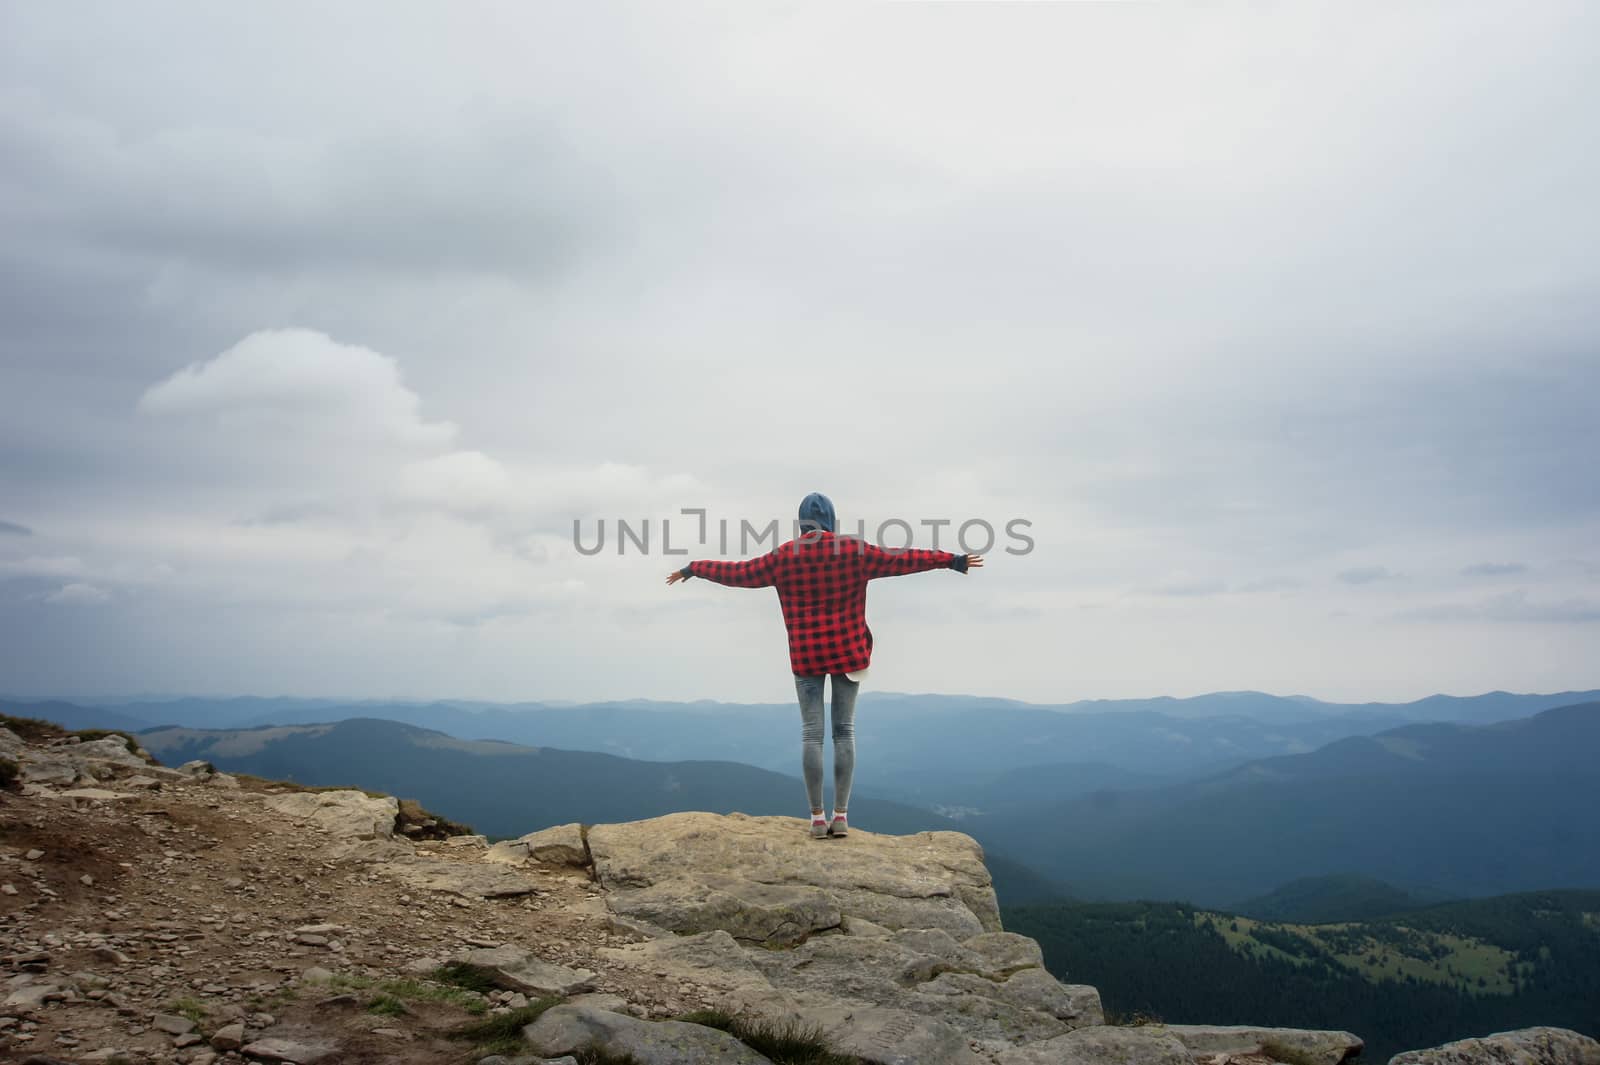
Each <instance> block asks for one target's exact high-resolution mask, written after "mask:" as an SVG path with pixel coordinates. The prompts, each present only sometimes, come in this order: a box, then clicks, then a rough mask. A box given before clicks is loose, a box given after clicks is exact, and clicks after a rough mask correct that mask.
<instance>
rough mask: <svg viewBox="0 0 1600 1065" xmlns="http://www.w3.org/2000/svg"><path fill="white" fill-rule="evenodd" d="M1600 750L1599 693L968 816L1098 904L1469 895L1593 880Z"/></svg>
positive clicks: (1597, 875) (1598, 855)
mask: <svg viewBox="0 0 1600 1065" xmlns="http://www.w3.org/2000/svg"><path fill="white" fill-rule="evenodd" d="M1597 751H1600V702H1590V703H1584V704H1581V705H1578V706H1569V707H1561V708H1557V709H1554V710H1546V711H1544V712H1543V713H1540V714H1537V715H1535V716H1533V717H1531V718H1524V719H1520V720H1516V721H1506V722H1500V723H1497V724H1493V725H1478V726H1473V725H1408V726H1404V727H1402V728H1398V729H1393V730H1390V731H1388V732H1383V733H1380V734H1378V735H1376V736H1369V737H1350V738H1346V739H1343V740H1339V741H1337V742H1334V743H1331V744H1328V745H1327V746H1325V747H1322V748H1320V749H1318V750H1316V751H1312V752H1309V753H1306V754H1301V755H1292V756H1287V757H1279V758H1270V759H1263V760H1258V761H1255V762H1251V763H1248V764H1246V765H1243V766H1239V767H1237V768H1234V769H1231V770H1229V771H1227V772H1224V773H1221V774H1218V775H1216V776H1212V777H1209V778H1206V779H1202V780H1195V781H1187V782H1184V783H1181V784H1177V785H1172V786H1169V787H1164V788H1157V789H1148V790H1143V791H1105V792H1097V793H1095V794H1093V795H1088V796H1080V797H1078V798H1074V799H1069V800H1066V801H1064V802H1056V803H1046V804H1041V805H1036V806H1031V807H1027V808H1025V809H1020V810H1011V811H1007V812H1005V813H1004V814H1003V815H1001V816H996V817H992V818H991V817H985V816H982V815H979V816H974V817H970V818H966V819H964V820H963V821H962V822H961V823H962V827H963V828H964V830H966V831H968V832H971V833H972V834H973V835H975V836H976V837H977V838H978V839H980V840H982V841H983V842H984V844H985V845H986V846H993V847H994V848H996V849H998V850H1000V851H1002V852H1005V853H1008V854H1014V855H1018V856H1021V857H1023V858H1024V859H1025V860H1026V861H1027V863H1028V864H1029V865H1030V866H1031V867H1032V868H1034V869H1036V870H1037V871H1038V872H1040V873H1041V874H1043V875H1044V876H1045V877H1046V878H1049V879H1053V880H1055V881H1057V882H1065V883H1069V884H1070V885H1071V891H1072V892H1073V893H1074V894H1077V895H1079V896H1080V897H1084V898H1097V897H1098V898H1152V899H1159V898H1179V899H1187V900H1190V901H1192V902H1196V903H1200V904H1203V905H1212V906H1221V905H1226V904H1227V903H1229V902H1231V901H1234V900H1238V899H1242V898H1249V897H1252V896H1255V895H1259V894H1261V893H1263V892H1266V891H1270V890H1272V889H1273V888H1274V887H1276V886H1277V885H1280V884H1283V883H1285V882H1287V881H1290V880H1293V879H1296V878H1298V877H1305V876H1317V875H1325V874H1331V873H1347V872H1352V871H1359V872H1360V873H1362V874H1364V875H1367V876H1372V877H1377V878H1380V879H1383V880H1387V881H1391V882H1394V883H1402V884H1412V885H1425V886H1427V887H1428V888H1430V889H1432V890H1436V891H1442V892H1447V893H1450V894H1454V895H1461V896H1480V895H1490V894H1501V893H1507V892H1514V891H1525V890H1535V889H1541V888H1567V887H1570V888H1583V887H1594V886H1596V885H1600V817H1595V816H1594V815H1593V813H1592V811H1593V810H1595V809H1600V759H1597V758H1596V757H1595V754H1596V752H1597ZM1584 811H1590V812H1589V813H1585V812H1584Z"/></svg>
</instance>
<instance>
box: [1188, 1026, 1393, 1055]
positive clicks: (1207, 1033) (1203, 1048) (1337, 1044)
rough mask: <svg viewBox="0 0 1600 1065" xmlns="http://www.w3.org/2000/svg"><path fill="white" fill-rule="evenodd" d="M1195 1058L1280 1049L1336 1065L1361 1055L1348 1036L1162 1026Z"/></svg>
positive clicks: (1357, 1043)
mask: <svg viewBox="0 0 1600 1065" xmlns="http://www.w3.org/2000/svg"><path fill="white" fill-rule="evenodd" d="M1160 1027H1164V1028H1165V1029H1166V1030H1167V1031H1169V1032H1171V1033H1172V1034H1173V1035H1174V1036H1177V1038H1178V1041H1179V1042H1180V1043H1182V1044H1183V1045H1184V1046H1186V1047H1188V1048H1189V1050H1190V1052H1191V1053H1194V1054H1230V1055H1232V1054H1266V1055H1268V1056H1269V1057H1270V1056H1272V1055H1273V1049H1274V1048H1277V1047H1283V1048H1286V1049H1288V1050H1292V1051H1294V1055H1295V1058H1296V1060H1300V1061H1304V1062H1307V1063H1310V1065H1339V1063H1340V1062H1342V1061H1344V1060H1345V1059H1347V1058H1353V1057H1355V1056H1356V1055H1357V1054H1360V1053H1361V1048H1362V1046H1363V1045H1364V1044H1363V1043H1362V1041H1361V1039H1360V1038H1359V1037H1357V1036H1354V1035H1351V1034H1350V1033H1349V1032H1321V1031H1315V1030H1311V1029H1304V1028H1252V1027H1249V1026H1248V1025H1238V1024H1168V1025H1162V1026H1160Z"/></svg>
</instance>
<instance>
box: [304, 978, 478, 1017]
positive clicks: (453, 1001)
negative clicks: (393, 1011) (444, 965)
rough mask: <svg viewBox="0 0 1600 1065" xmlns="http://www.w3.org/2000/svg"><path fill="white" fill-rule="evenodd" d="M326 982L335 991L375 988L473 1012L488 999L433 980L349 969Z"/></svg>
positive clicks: (403, 999) (406, 999)
mask: <svg viewBox="0 0 1600 1065" xmlns="http://www.w3.org/2000/svg"><path fill="white" fill-rule="evenodd" d="M327 986H328V987H330V988H333V989H334V990H336V991H374V990H375V991H378V992H380V993H381V994H382V995H390V996H392V997H394V998H396V999H399V1000H400V1003H401V1005H404V1004H405V1003H407V1002H442V1003H445V1004H447V1005H451V1006H456V1007H458V1008H460V1009H463V1010H466V1011H467V1012H468V1013H471V1014H473V1015H474V1016H476V1015H478V1014H481V1013H486V1012H487V1011H488V1009H489V1003H488V1002H486V1001H484V998H483V996H482V995H480V994H478V993H477V992H475V991H469V990H467V989H466V988H462V987H456V986H450V985H448V984H442V983H434V982H432V981H429V980H409V979H396V980H375V979H373V978H372V977H370V976H358V975H355V974H352V973H334V975H333V978H332V979H330V980H329V981H328V982H327Z"/></svg>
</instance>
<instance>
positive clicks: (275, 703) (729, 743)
mask: <svg viewBox="0 0 1600 1065" xmlns="http://www.w3.org/2000/svg"><path fill="white" fill-rule="evenodd" d="M1588 697H1589V698H1600V693H1589V694H1588ZM1582 701H1585V699H1584V698H1583V697H1581V696H1580V697H1574V696H1570V695H1511V694H1507V693H1503V692H1492V693H1489V694H1487V695H1481V696H1474V697H1471V698H1454V697H1450V696H1431V697H1429V698H1428V699H1423V700H1419V701H1418V702H1415V703H1406V704H1393V705H1389V704H1378V703H1369V704H1360V705H1355V704H1334V703H1324V702H1319V701H1317V700H1314V699H1309V698H1305V697H1299V696H1291V697H1282V696H1274V695H1266V694H1262V693H1260V692H1218V693H1213V694H1210V695H1203V696H1196V697H1194V698H1189V699H1172V698H1160V699H1139V700H1119V701H1088V702H1077V703H1067V704H1060V705H1042V704H1029V703H1020V702H1016V701H1014V700H1007V699H995V698H985V697H978V696H964V695H961V696H957V695H903V694H895V693H872V692H869V693H866V694H863V696H862V697H861V701H860V704H859V708H858V711H857V742H858V745H859V747H860V750H861V758H862V765H863V775H862V779H861V781H860V784H859V785H858V786H859V788H860V790H861V792H862V794H863V795H869V794H876V795H882V796H885V797H888V798H894V799H898V800H901V801H905V802H912V803H917V804H920V805H927V806H937V807H939V808H941V809H947V810H950V811H951V812H954V813H958V814H959V813H961V812H963V811H964V810H966V809H979V810H990V811H992V810H994V809H999V808H1006V807H1010V806H1012V805H1014V804H1015V803H1016V802H1019V801H1038V802H1045V801H1049V800H1067V799H1070V798H1073V797H1075V796H1080V795H1083V794H1086V793H1089V792H1093V791H1097V790H1102V789H1107V788H1113V789H1119V790H1127V789H1133V788H1147V787H1155V786H1159V785H1162V784H1171V783H1175V782H1177V781H1179V780H1183V779H1192V778H1196V777H1201V776H1207V775H1211V774H1214V773H1217V772H1221V771H1223V770H1226V769H1229V768H1232V767H1236V766H1240V765H1243V764H1245V763H1247V762H1250V761H1252V760H1255V759H1261V758H1269V757H1272V756H1275V755H1291V754H1300V753H1306V752H1309V751H1312V750H1316V749H1318V748H1320V747H1322V746H1324V745H1326V744H1328V743H1331V742H1333V741H1335V740H1339V739H1343V738H1346V737H1351V736H1362V735H1370V734H1372V733H1376V732H1381V731H1383V730H1386V729H1392V728H1395V727H1397V726H1402V725H1406V724H1410V723H1414V722H1416V721H1418V720H1419V719H1421V720H1453V721H1467V722H1477V721H1481V720H1485V719H1488V716H1492V717H1493V718H1494V719H1510V718H1517V717H1525V716H1527V715H1529V714H1533V713H1538V712H1540V711H1542V710H1545V709H1548V708H1550V707H1552V706H1557V705H1566V704H1571V703H1577V702H1582ZM0 709H5V710H7V711H8V712H11V713H17V714H23V715H33V716H39V717H45V718H48V719H49V720H53V721H57V722H59V723H61V724H63V725H67V726H69V727H73V728H120V729H128V730H134V731H138V730H142V729H146V728H151V727H154V726H157V725H181V726H187V727H194V728H252V727H256V726H259V725H269V724H270V725H293V724H313V723H325V722H330V721H338V720H343V719H347V718H351V717H365V718H382V719H385V720H391V721H399V722H403V723H405V724H410V725H415V726H417V727H420V728H426V729H432V730H434V731H438V732H443V733H446V734H448V735H451V736H455V737H457V738H459V739H467V740H471V739H497V740H504V741H507V742H511V743H520V744H525V745H528V746H539V747H556V748H560V749H562V750H570V751H601V752H605V753H609V754H614V755H618V756H620V757H624V758H633V759H639V760H643V761H664V762H670V761H690V760H715V761H730V762H740V763H743V764H745V765H753V766H757V767H760V768H763V769H770V770H775V771H778V772H782V773H785V774H793V773H795V772H797V768H798V767H797V765H796V762H797V760H798V753H797V749H798V744H797V743H796V742H795V739H796V735H797V733H798V731H799V729H798V721H797V718H798V714H797V713H796V710H795V707H794V706H793V705H791V704H788V703H783V704H735V703H715V702H709V701H700V702H692V703H665V702H652V701H650V700H628V701H624V702H605V703H588V704H583V705H578V706H554V705H551V704H545V703H517V704H491V703H477V702H469V701H459V700H456V701H437V702H405V701H381V700H367V701H361V702H346V701H339V700H331V699H293V698H256V697H241V698H234V699H205V698H179V699H169V700H146V701H141V700H133V699H122V700H101V701H99V702H93V703H88V704H84V703H79V702H69V701H66V700H55V701H46V702H39V701H25V700H15V701H13V700H0ZM1024 777H1026V779H1024Z"/></svg>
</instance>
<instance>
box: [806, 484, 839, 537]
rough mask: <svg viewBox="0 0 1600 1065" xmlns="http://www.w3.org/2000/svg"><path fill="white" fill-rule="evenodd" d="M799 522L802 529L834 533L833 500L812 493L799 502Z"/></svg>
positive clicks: (820, 494)
mask: <svg viewBox="0 0 1600 1065" xmlns="http://www.w3.org/2000/svg"><path fill="white" fill-rule="evenodd" d="M800 522H801V527H802V529H804V530H806V531H809V530H812V529H826V530H827V531H828V532H835V531H837V530H835V529H834V527H833V526H834V522H835V519H834V516H833V500H831V499H829V498H828V497H827V496H825V495H823V494H822V493H821V492H812V493H811V494H810V495H808V496H806V497H805V498H804V499H802V500H801V501H800Z"/></svg>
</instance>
